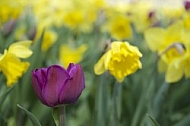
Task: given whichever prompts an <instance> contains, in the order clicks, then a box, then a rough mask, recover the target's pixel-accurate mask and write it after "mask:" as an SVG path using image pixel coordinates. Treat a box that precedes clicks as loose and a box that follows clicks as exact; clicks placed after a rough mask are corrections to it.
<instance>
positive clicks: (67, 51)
mask: <svg viewBox="0 0 190 126" xmlns="http://www.w3.org/2000/svg"><path fill="white" fill-rule="evenodd" d="M86 50H87V45H85V44H82V45H80V46H79V47H77V48H74V47H71V46H69V45H62V46H61V48H60V62H61V64H62V65H63V66H64V67H67V66H68V65H69V63H78V62H80V61H81V60H82V58H83V54H84V52H85V51H86Z"/></svg>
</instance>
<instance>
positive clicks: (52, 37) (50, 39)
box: [42, 30, 57, 52]
mask: <svg viewBox="0 0 190 126" xmlns="http://www.w3.org/2000/svg"><path fill="white" fill-rule="evenodd" d="M56 40H57V34H56V33H55V32H53V31H50V30H47V31H45V32H44V38H43V41H42V51H44V52H45V51H47V50H48V49H49V48H50V47H51V46H52V45H53V44H54V43H55V41H56Z"/></svg>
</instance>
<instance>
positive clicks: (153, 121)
mask: <svg viewBox="0 0 190 126" xmlns="http://www.w3.org/2000/svg"><path fill="white" fill-rule="evenodd" d="M147 116H148V118H149V119H150V121H151V123H152V126H160V125H159V124H158V122H157V121H156V120H155V119H154V118H153V117H152V116H150V115H149V114H147Z"/></svg>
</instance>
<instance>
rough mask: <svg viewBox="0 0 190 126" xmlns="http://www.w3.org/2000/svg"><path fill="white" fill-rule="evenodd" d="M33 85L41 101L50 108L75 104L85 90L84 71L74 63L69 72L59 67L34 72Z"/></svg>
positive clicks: (70, 65) (54, 66)
mask: <svg viewBox="0 0 190 126" xmlns="http://www.w3.org/2000/svg"><path fill="white" fill-rule="evenodd" d="M32 84H33V88H34V91H35V92H36V94H37V96H38V98H39V99H40V101H41V102H42V103H43V104H45V105H47V106H49V107H56V106H58V105H62V104H71V103H74V102H75V101H76V100H77V99H78V97H79V96H80V94H81V93H82V91H83V89H84V88H85V81H84V73H83V70H82V68H81V66H80V65H74V64H73V63H70V64H69V66H68V68H67V70H66V69H64V68H63V67H61V66H59V65H52V66H49V67H48V68H40V69H36V70H33V71H32Z"/></svg>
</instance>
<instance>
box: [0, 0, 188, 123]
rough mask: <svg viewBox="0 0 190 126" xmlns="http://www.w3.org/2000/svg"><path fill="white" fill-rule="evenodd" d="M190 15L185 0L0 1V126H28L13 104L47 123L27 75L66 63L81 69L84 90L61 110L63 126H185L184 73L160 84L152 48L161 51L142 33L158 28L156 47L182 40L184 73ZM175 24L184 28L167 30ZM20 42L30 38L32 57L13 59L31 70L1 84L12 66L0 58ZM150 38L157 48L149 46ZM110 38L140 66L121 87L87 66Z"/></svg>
mask: <svg viewBox="0 0 190 126" xmlns="http://www.w3.org/2000/svg"><path fill="white" fill-rule="evenodd" d="M189 10H190V1H187V0H175V1H174V0H85V1H80V0H32V1H27V0H0V30H1V31H0V53H1V54H0V70H1V72H0V125H1V126H30V125H32V123H31V120H30V118H29V117H28V115H27V114H26V113H24V112H23V110H21V109H20V108H19V107H17V104H19V105H20V106H22V107H23V108H25V109H26V110H28V111H29V112H31V113H32V114H33V115H34V116H35V117H36V118H37V119H38V120H39V122H40V123H41V125H42V126H54V125H55V123H54V119H53V116H52V108H50V107H47V106H45V105H43V104H42V103H41V102H40V101H39V99H38V98H37V96H36V94H35V93H34V90H33V87H32V84H31V71H32V70H34V69H37V68H41V67H48V66H50V65H52V64H59V65H61V66H63V67H65V68H66V67H67V66H68V64H69V63H71V62H73V63H78V64H80V65H81V66H82V68H83V70H84V74H85V84H86V87H85V89H84V91H83V92H82V94H81V96H80V97H79V99H78V100H77V102H76V103H74V104H70V105H66V115H67V117H66V123H67V125H68V126H154V125H156V124H157V125H158V124H160V125H161V126H188V125H189V124H190V121H189V120H190V106H189V105H190V80H189V76H188V75H187V76H186V74H185V73H184V75H182V76H181V78H179V79H178V80H176V81H172V82H170V81H168V80H167V76H166V75H168V71H167V70H166V69H165V71H162V72H160V71H159V70H158V67H159V63H160V62H159V61H160V59H162V58H160V57H161V56H160V55H159V53H160V52H159V51H163V50H159V49H160V48H161V47H160V45H159V42H154V41H156V40H158V39H159V40H160V39H161V38H160V37H161V36H160V34H162V33H161V32H155V33H154V32H148V33H147V30H150V29H153V28H160V29H164V30H163V31H164V32H167V37H166V38H167V39H164V40H166V42H165V41H163V45H164V43H167V41H170V40H171V41H170V42H169V43H171V45H172V42H173V43H174V42H181V41H183V40H184V41H185V42H186V43H185V42H184V43H185V44H184V43H183V42H182V45H183V51H185V52H186V53H187V55H185V54H184V55H185V56H186V57H187V60H185V61H186V62H185V63H186V65H184V64H182V65H181V67H182V68H183V70H184V69H186V70H189V67H188V66H189V65H190V64H189V59H190V57H189V48H188V47H189V46H186V45H188V43H190V34H189V29H190V11H189ZM178 22H181V24H183V25H180V27H177V26H176V29H175V30H174V31H175V34H173V32H171V31H173V30H170V31H169V30H168V31H167V29H170V26H172V25H173V24H175V23H178ZM182 31H183V32H182ZM145 33H147V36H151V38H150V39H149V38H146V37H145ZM150 33H152V34H150ZM172 36H173V38H172V39H170V37H172ZM175 36H177V37H175ZM178 36H182V37H178ZM188 36H189V37H188ZM26 40H30V41H32V44H31V45H30V47H29V48H30V49H31V50H32V52H33V54H32V55H31V56H30V57H28V58H26V59H20V61H21V62H28V63H29V64H30V65H29V67H28V68H27V69H26V70H25V72H23V73H22V75H20V76H19V77H17V80H16V81H15V82H14V83H12V84H11V86H10V85H9V86H8V85H7V75H5V73H6V71H7V68H9V70H10V71H13V70H14V67H12V66H11V65H10V66H9V64H11V63H12V62H14V61H13V60H11V59H7V60H6V61H5V60H3V58H4V57H3V56H4V55H5V52H6V51H5V50H9V47H10V46H11V45H12V44H14V43H15V42H19V41H26ZM151 40H152V43H155V46H157V45H156V44H158V48H159V47H160V48H159V49H157V50H154V49H152V45H154V44H150V43H151ZM186 40H187V41H186ZM113 41H122V42H128V43H130V44H131V45H133V46H136V47H137V48H138V49H139V50H140V52H141V53H142V55H143V56H142V58H141V59H140V61H141V62H142V69H139V70H137V71H136V72H135V73H133V74H132V75H129V76H127V77H126V78H125V80H124V81H123V82H122V83H118V82H117V81H116V79H115V78H114V76H112V75H111V74H110V73H109V71H107V72H105V73H104V74H102V75H96V74H95V73H94V65H95V64H96V63H97V62H98V60H99V59H100V58H101V56H102V55H103V54H105V52H106V51H107V50H109V49H110V44H111V42H113ZM171 45H169V46H167V47H166V49H167V50H169V49H168V48H169V47H170V46H171ZM164 49H165V48H164ZM176 50H177V51H178V48H177V47H176ZM20 51H21V52H22V49H21V50H20ZM184 55H183V56H184ZM172 56H173V57H174V58H176V57H175V55H174V54H172ZM176 62H177V61H176ZM183 63H184V62H183ZM167 65H168V66H169V65H170V62H169V63H168V64H167ZM183 66H184V67H183ZM19 67H20V66H18V68H19ZM184 71H185V70H184ZM166 73H167V74H166ZM169 73H171V72H169ZM7 74H8V75H9V73H7ZM11 74H13V75H14V74H15V73H11ZM175 74H176V75H177V74H179V73H178V72H176V73H175ZM174 78H175V77H174Z"/></svg>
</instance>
